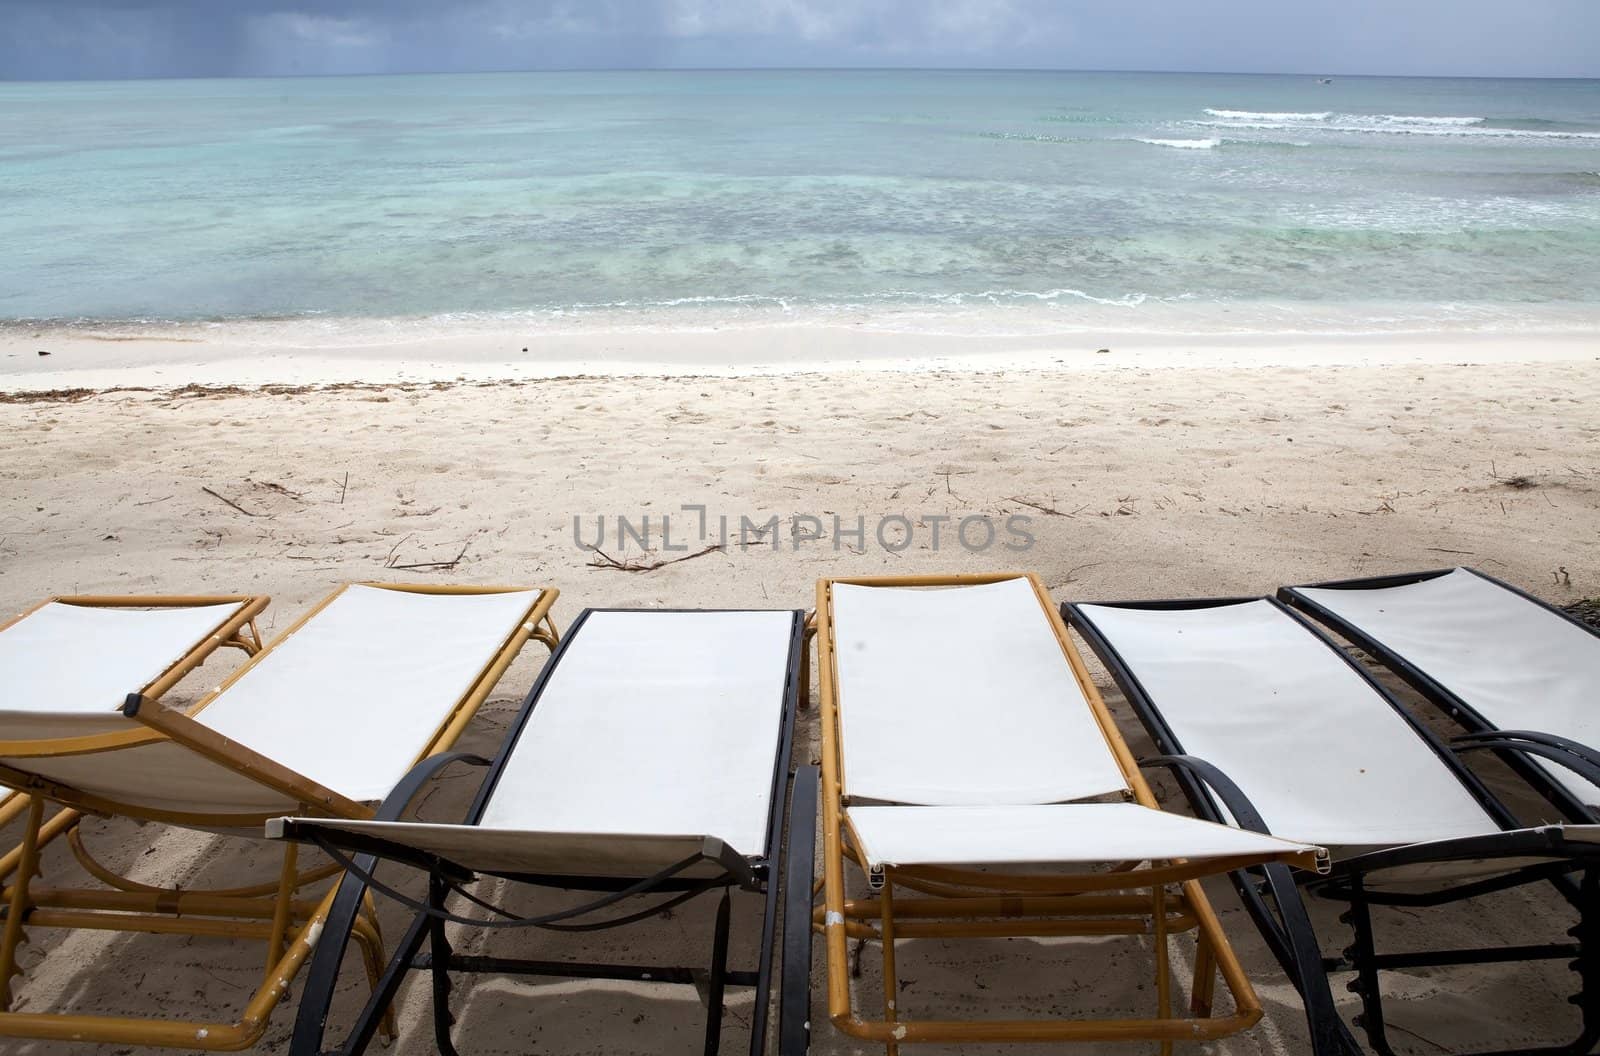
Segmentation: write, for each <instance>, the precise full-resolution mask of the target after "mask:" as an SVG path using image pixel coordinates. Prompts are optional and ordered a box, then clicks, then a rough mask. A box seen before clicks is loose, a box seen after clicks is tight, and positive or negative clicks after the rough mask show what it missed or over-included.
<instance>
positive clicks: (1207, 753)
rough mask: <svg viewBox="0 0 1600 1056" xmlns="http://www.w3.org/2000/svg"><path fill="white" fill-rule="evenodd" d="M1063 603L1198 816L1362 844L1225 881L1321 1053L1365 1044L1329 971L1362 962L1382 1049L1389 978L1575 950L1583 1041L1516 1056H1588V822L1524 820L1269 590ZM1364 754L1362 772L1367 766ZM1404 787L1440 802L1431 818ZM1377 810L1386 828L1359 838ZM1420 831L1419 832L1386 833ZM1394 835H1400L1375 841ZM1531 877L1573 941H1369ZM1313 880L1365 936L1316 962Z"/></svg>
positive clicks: (1592, 865) (1593, 932)
mask: <svg viewBox="0 0 1600 1056" xmlns="http://www.w3.org/2000/svg"><path fill="white" fill-rule="evenodd" d="M1062 612H1063V615H1064V616H1065V617H1066V618H1067V619H1068V620H1069V621H1070V622H1071V624H1072V625H1073V626H1074V627H1075V628H1076V629H1077V630H1078V632H1079V633H1080V634H1082V635H1083V637H1084V639H1085V640H1086V641H1087V642H1088V643H1089V645H1090V647H1091V648H1092V649H1093V650H1094V652H1095V653H1096V654H1097V655H1098V656H1099V657H1100V659H1101V660H1102V661H1103V662H1104V663H1105V664H1106V666H1107V668H1108V669H1109V671H1110V672H1111V676H1112V678H1113V679H1114V680H1115V681H1116V683H1117V685H1118V686H1119V687H1120V688H1121V689H1122V692H1123V693H1124V695H1125V696H1126V697H1127V700H1128V702H1129V704H1130V706H1131V707H1132V708H1133V710H1134V712H1135V713H1136V714H1137V715H1138V717H1139V720H1140V722H1141V723H1143V725H1144V726H1145V728H1146V730H1148V731H1149V734H1150V736H1151V738H1152V739H1153V740H1154V742H1155V744H1156V746H1157V748H1158V750H1159V751H1160V752H1161V754H1160V755H1159V756H1157V757H1155V758H1151V759H1147V760H1144V761H1143V765H1145V766H1164V767H1169V768H1171V770H1172V771H1173V772H1174V775H1175V777H1176V779H1177V782H1178V785H1179V787H1180V788H1181V789H1182V790H1183V792H1184V794H1185V796H1186V797H1187V798H1188V800H1189V803H1190V806H1191V808H1192V809H1193V810H1194V812H1195V813H1196V814H1197V815H1199V816H1200V817H1203V818H1207V819H1210V820H1214V821H1224V822H1228V821H1231V822H1232V823H1233V824H1237V825H1239V826H1241V827H1244V828H1252V829H1256V830H1258V831H1262V832H1267V831H1274V830H1276V831H1278V833H1279V834H1280V835H1283V836H1286V837H1289V838H1293V839H1303V840H1308V841H1315V842H1318V843H1321V844H1323V845H1329V844H1333V845H1343V846H1348V847H1351V848H1353V849H1354V850H1355V851H1356V853H1353V854H1351V855H1349V856H1346V857H1342V858H1341V857H1340V856H1338V855H1337V854H1336V855H1335V861H1334V865H1333V868H1332V871H1331V872H1330V873H1329V874H1328V875H1327V876H1322V877H1319V876H1316V875H1314V874H1310V873H1305V872H1294V871H1292V870H1290V869H1289V868H1288V867H1286V866H1282V865H1268V866H1265V867H1258V868H1250V869H1243V870H1239V871H1236V872H1234V873H1233V874H1231V875H1232V880H1233V883H1234V887H1235V889H1236V890H1237V891H1238V893H1239V896H1240V898H1241V899H1242V900H1243V902H1244V904H1245V907H1246V908H1247V909H1248V911H1249V912H1250V915H1251V916H1252V917H1253V918H1254V920H1255V922H1256V924H1257V926H1258V928H1259V929H1260V931H1261V934H1262V936H1263V938H1264V939H1265V940H1266V943H1267V945H1268V947H1269V948H1270V949H1271V951H1272V953H1273V954H1274V956H1275V957H1276V958H1277V960H1278V962H1279V964H1280V965H1281V966H1282V967H1283V969H1284V971H1285V973H1286V974H1287V975H1288V976H1289V979H1290V980H1291V981H1292V982H1293V983H1294V985H1295V987H1296V988H1297V989H1298V990H1299V991H1300V994H1301V996H1302V999H1303V1001H1304V1004H1305V1008H1306V1015H1307V1019H1308V1022H1309V1025H1310V1030H1311V1037H1312V1046H1313V1051H1314V1052H1315V1053H1317V1054H1318V1056H1331V1054H1345V1053H1359V1052H1360V1051H1361V1049H1360V1047H1359V1046H1358V1045H1357V1043H1356V1041H1355V1039H1354V1037H1353V1035H1352V1034H1351V1033H1350V1031H1349V1030H1348V1028H1346V1026H1345V1025H1344V1023H1343V1022H1342V1020H1341V1019H1340V1017H1339V1015H1338V1013H1337V1010H1336V1008H1335V1006H1334V1002H1333V997H1332V993H1331V990H1330V988H1329V978H1328V973H1330V972H1333V971H1353V972H1355V974H1356V979H1355V980H1354V981H1353V982H1352V983H1351V984H1350V988H1351V989H1352V990H1354V991H1355V992H1356V993H1357V994H1359V995H1360V997H1361V1002H1362V1014H1361V1015H1360V1016H1359V1017H1358V1018H1357V1025H1358V1026H1360V1027H1362V1028H1364V1030H1365V1033H1366V1036H1367V1040H1368V1042H1369V1044H1370V1045H1371V1046H1372V1048H1373V1049H1375V1050H1376V1051H1378V1052H1379V1053H1383V1054H1386V1056H1387V1054H1389V1053H1391V1052H1392V1051H1393V1050H1392V1048H1391V1045H1390V1042H1389V1040H1388V1038H1387V1036H1386V1030H1385V1011H1384V1004H1383V993H1382V988H1381V985H1380V974H1381V973H1382V972H1384V971H1390V970H1396V969H1408V968H1417V967H1425V966H1428V967H1445V966H1453V965H1466V964H1484V963H1497V962H1499V963H1504V962H1533V961H1539V960H1545V959H1552V958H1567V959H1570V960H1571V962H1572V968H1573V970H1574V971H1575V973H1576V974H1577V976H1578V981H1579V991H1578V994H1577V995H1576V996H1575V997H1574V998H1573V999H1572V1001H1573V1003H1574V1004H1576V1005H1577V1006H1578V1008H1579V1010H1580V1015H1581V1021H1582V1022H1581V1026H1580V1028H1579V1030H1578V1032H1577V1035H1576V1037H1575V1038H1574V1039H1573V1040H1572V1041H1571V1042H1569V1043H1567V1044H1565V1045H1555V1046H1551V1047H1548V1048H1545V1049H1538V1050H1532V1049H1526V1048H1515V1049H1510V1050H1506V1051H1508V1052H1518V1053H1523V1052H1532V1051H1541V1052H1549V1053H1584V1052H1589V1051H1591V1050H1592V1049H1593V1047H1594V1045H1595V1044H1596V1042H1597V1041H1600V827H1597V826H1593V825H1587V824H1581V823H1582V822H1584V821H1586V820H1587V818H1586V816H1584V815H1578V816H1577V817H1575V818H1573V819H1572V820H1573V821H1574V822H1577V823H1579V824H1572V825H1547V826H1541V827H1536V828H1518V827H1517V824H1518V823H1517V821H1516V819H1515V818H1514V817H1513V816H1512V814H1511V812H1510V811H1509V810H1508V809H1507V808H1506V807H1505V806H1504V804H1502V803H1501V802H1500V801H1499V800H1497V799H1496V798H1495V797H1494V796H1493V795H1492V794H1491V793H1490V792H1489V791H1488V789H1487V788H1486V787H1485V786H1484V785H1483V783H1482V782H1481V781H1480V780H1479V779H1478V778H1477V777H1476V776H1475V775H1474V774H1473V773H1472V772H1471V771H1470V770H1469V769H1468V768H1467V767H1466V766H1465V765H1464V764H1463V763H1462V761H1461V760H1460V759H1459V758H1457V757H1456V755H1455V753H1454V752H1453V751H1452V750H1451V748H1450V746H1449V745H1447V744H1445V743H1444V742H1443V741H1442V740H1440V739H1439V738H1438V737H1436V736H1435V735H1434V734H1433V733H1431V732H1430V731H1429V730H1428V729H1426V728H1425V727H1424V726H1422V725H1421V724H1420V723H1419V722H1418V721H1417V720H1416V719H1415V718H1414V717H1412V716H1411V715H1410V714H1409V713H1407V711H1406V710H1405V709H1404V708H1403V707H1402V706H1401V705H1400V704H1399V703H1398V702H1397V701H1396V700H1395V699H1394V698H1393V697H1392V696H1390V695H1389V694H1388V693H1387V692H1386V691H1385V690H1384V689H1383V688H1382V687H1381V686H1380V685H1379V684H1378V683H1377V682H1376V681H1375V680H1374V679H1373V678H1372V677H1371V676H1370V675H1369V674H1368V673H1367V672H1366V671H1365V670H1364V669H1363V668H1362V667H1361V666H1360V665H1359V664H1358V663H1356V662H1355V661H1354V660H1353V659H1351V658H1350V657H1349V656H1347V655H1345V654H1344V652H1343V651H1342V650H1340V649H1339V648H1338V646H1337V645H1335V644H1334V643H1333V642H1332V641H1331V640H1330V639H1329V638H1328V637H1327V636H1326V635H1325V634H1323V633H1322V632H1321V631H1320V630H1319V629H1317V628H1316V627H1314V626H1313V625H1312V624H1311V623H1310V622H1309V621H1307V620H1305V619H1304V618H1303V617H1301V616H1300V615H1299V614H1297V613H1294V612H1293V611H1291V610H1290V609H1289V608H1288V607H1287V606H1285V605H1283V604H1282V603H1280V602H1278V601H1276V600H1273V599H1265V598H1224V599H1196V600H1179V601H1154V602H1134V603H1117V604H1109V605H1089V604H1068V605H1063V606H1062ZM1158 698H1160V700H1159V702H1158ZM1197 710H1198V712H1199V714H1196V711H1197ZM1319 711H1320V714H1319V713H1318V712H1319ZM1246 740H1248V741H1249V743H1248V744H1243V743H1236V742H1243V741H1246ZM1340 742H1343V743H1340ZM1271 746H1275V748H1272V747H1271ZM1187 752H1194V753H1195V755H1190V754H1186V753H1187ZM1196 756H1199V757H1196ZM1369 757H1370V766H1369V765H1362V764H1366V763H1368V762H1369ZM1429 759H1432V760H1433V761H1434V762H1436V763H1437V767H1436V768H1435V767H1431V766H1429V765H1428V760H1429ZM1575 765H1576V766H1577V767H1578V768H1579V769H1581V768H1582V766H1583V764H1581V763H1575ZM1386 772H1387V775H1386ZM1386 776H1387V778H1388V779H1391V782H1392V783H1391V784H1389V785H1385V784H1384V780H1385V777H1386ZM1595 776H1600V774H1596V775H1595ZM1274 777H1276V780H1274V779H1273V778H1274ZM1252 778H1254V780H1252ZM1396 788H1397V789H1398V792H1396ZM1413 799H1415V800H1416V802H1417V803H1419V804H1420V803H1423V802H1427V803H1429V804H1431V806H1430V807H1428V808H1427V809H1428V810H1431V811H1432V814H1433V816H1432V817H1425V816H1424V813H1423V810H1424V808H1423V807H1421V806H1416V807H1414V806H1413V803H1412V800H1413ZM1363 800H1365V802H1366V803H1367V804H1379V805H1384V804H1387V805H1388V806H1389V809H1387V810H1381V811H1374V812H1373V813H1374V814H1375V815H1382V816H1377V817H1373V818H1371V819H1368V818H1363V817H1361V816H1354V817H1351V818H1349V819H1348V822H1349V824H1348V825H1347V824H1346V823H1345V821H1341V820H1340V812H1341V811H1342V810H1343V809H1344V808H1345V807H1346V806H1348V805H1349V804H1351V803H1355V802H1361V801H1363ZM1412 812H1415V813H1412ZM1319 816H1320V817H1322V818H1323V819H1326V820H1328V823H1329V825H1330V826H1331V828H1332V829H1334V830H1336V831H1321V832H1319V831H1312V830H1313V829H1314V828H1315V827H1316V825H1315V821H1314V820H1313V821H1307V820H1306V819H1307V818H1311V819H1316V818H1318V817H1319ZM1369 821H1370V822H1372V823H1375V824H1372V825H1371V827H1370V834H1369V835H1367V836H1363V835H1362V830H1363V829H1364V828H1367V827H1368V825H1369ZM1301 825H1304V826H1306V827H1305V828H1300V827H1298V826H1301ZM1413 825H1415V826H1417V827H1418V828H1417V831H1415V832H1413V833H1411V834H1410V835H1409V836H1408V837H1403V838H1400V839H1395V838H1394V837H1395V836H1397V835H1401V834H1402V832H1403V830H1404V829H1405V828H1407V827H1409V826H1413ZM1340 828H1344V829H1345V831H1343V832H1340V831H1337V830H1338V829H1340ZM1430 828H1431V829H1433V830H1435V831H1433V832H1431V833H1430V832H1429V831H1427V830H1429V829H1430ZM1385 829H1388V830H1389V832H1388V836H1389V838H1388V839H1379V838H1376V837H1378V836H1381V835H1383V834H1384V830H1385ZM1530 884H1532V885H1543V884H1551V885H1553V886H1554V888H1555V889H1556V890H1557V891H1558V892H1559V893H1560V895H1561V897H1562V898H1564V899H1565V900H1566V901H1567V902H1568V903H1569V904H1570V905H1571V906H1572V908H1573V910H1574V911H1575V913H1576V916H1577V923H1576V925H1575V926H1574V927H1573V928H1572V929H1571V930H1570V931H1569V933H1568V934H1569V935H1570V936H1571V937H1572V939H1573V940H1574V941H1572V942H1570V943H1549V942H1530V943H1527V944H1520V945H1513V946H1502V947H1491V948H1476V949H1424V950H1413V951H1406V952H1382V953H1380V952H1378V947H1377V942H1376V938H1375V932H1374V927H1373V920H1372V912H1371V911H1372V908H1373V907H1375V906H1404V907H1411V908H1427V907H1434V906H1443V905H1450V904H1453V903H1458V902H1461V901H1463V900H1466V899H1469V898H1474V897H1478V896H1481V895H1486V894H1489V893H1491V892H1496V891H1502V890H1509V889H1512V888H1517V887H1521V886H1523V885H1530ZM1302 889H1306V890H1310V891H1312V892H1314V893H1315V894H1317V895H1319V896H1322V897H1327V898H1330V899H1333V900H1336V901H1340V902H1343V903H1345V904H1346V905H1347V907H1348V908H1347V910H1346V912H1345V913H1344V914H1343V915H1342V916H1341V920H1343V921H1344V922H1345V923H1347V924H1349V925H1350V927H1351V928H1352V931H1353V933H1354V941H1353V943H1352V944H1351V945H1350V946H1349V947H1348V948H1347V949H1345V950H1344V951H1343V953H1342V955H1341V956H1339V957H1334V958H1325V957H1324V956H1323V954H1322V950H1321V947H1320V945H1319V944H1318V941H1317V937H1316V934H1315V932H1314V931H1313V928H1312V925H1311V920H1310V917H1309V915H1308V913H1307V911H1306V907H1305V904H1304V902H1303V901H1302V896H1301V890H1302Z"/></svg>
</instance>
